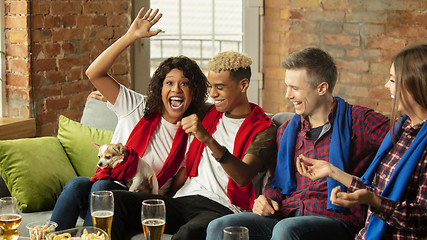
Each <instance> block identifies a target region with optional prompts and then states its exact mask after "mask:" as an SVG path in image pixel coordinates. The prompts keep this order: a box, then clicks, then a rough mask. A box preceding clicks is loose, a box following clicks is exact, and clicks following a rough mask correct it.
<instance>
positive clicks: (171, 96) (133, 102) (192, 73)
mask: <svg viewBox="0 0 427 240" xmlns="http://www.w3.org/2000/svg"><path fill="white" fill-rule="evenodd" d="M143 11H144V8H142V9H141V11H140V12H139V14H138V16H137V18H136V19H135V20H134V21H133V23H132V24H131V26H130V28H129V30H128V31H127V32H126V34H125V35H123V36H122V37H121V38H120V39H118V40H117V41H116V42H115V43H113V44H112V45H111V46H110V47H109V48H107V49H106V50H105V51H104V52H102V53H101V54H100V55H99V56H98V57H97V58H96V59H95V60H94V61H93V63H92V64H91V65H90V66H89V68H88V69H87V71H86V75H87V76H88V78H89V80H90V81H91V82H92V84H93V85H94V86H95V88H97V89H98V91H99V92H100V93H101V94H102V95H103V96H104V97H105V98H106V100H107V101H108V103H107V104H108V106H109V108H111V109H112V110H113V111H114V112H115V113H116V115H117V116H118V123H117V126H116V129H115V131H114V135H113V138H112V140H111V143H123V144H125V148H126V149H127V150H128V151H127V152H128V153H130V152H134V153H135V155H136V154H137V155H138V156H139V157H141V158H143V159H144V160H145V161H146V162H147V163H148V165H150V166H151V167H152V168H153V170H154V172H155V173H156V176H157V180H158V186H159V191H158V193H159V194H162V195H165V194H173V193H174V192H175V191H176V190H177V189H176V188H177V187H178V186H177V187H175V186H174V184H173V179H174V176H176V174H177V173H178V172H180V171H183V169H184V168H183V167H184V166H185V163H184V161H183V159H184V154H185V152H186V148H187V138H188V136H187V134H186V133H185V132H184V131H183V130H182V128H180V127H178V125H177V122H178V121H180V120H181V119H182V118H183V117H186V116H188V115H191V114H197V115H198V116H199V117H201V118H202V117H203V115H204V113H205V112H206V110H207V109H206V106H207V105H206V104H205V101H206V98H207V86H208V84H207V78H206V76H205V75H204V74H203V72H202V71H201V69H200V68H199V66H198V65H197V63H196V62H195V61H193V60H191V59H189V58H187V57H184V56H179V57H170V58H168V59H166V60H164V61H163V62H162V63H161V64H160V66H159V67H158V68H157V70H156V71H155V73H154V75H153V77H152V79H151V82H150V85H149V89H148V94H147V96H144V95H142V94H139V93H136V92H135V91H132V90H130V89H128V88H126V87H124V86H123V85H121V84H119V83H118V82H117V81H115V80H114V78H113V77H111V76H110V75H109V74H108V71H109V70H110V69H111V66H112V65H113V63H114V61H115V60H116V59H117V58H118V56H119V55H120V54H121V53H122V52H123V51H124V50H125V49H127V48H128V47H129V46H130V45H131V44H132V43H134V42H135V41H136V40H137V39H140V38H149V37H152V36H155V35H157V34H158V33H159V32H160V30H156V31H151V30H150V29H151V27H152V26H153V25H154V24H155V23H157V21H159V19H160V18H161V17H162V14H158V10H155V11H153V10H152V9H149V10H148V11H147V12H146V13H145V15H144V14H143ZM127 155H130V154H127ZM125 159H126V157H125ZM101 171H102V170H101V169H98V170H97V174H98V173H99V172H101ZM97 174H95V175H94V176H93V177H92V178H88V177H75V178H73V179H71V180H70V181H69V182H68V183H67V184H66V185H65V187H64V189H63V191H62V193H61V195H60V196H59V198H58V200H57V202H56V205H55V208H54V210H53V214H52V217H51V220H52V221H55V222H57V223H58V227H57V230H62V229H67V228H72V227H74V226H75V224H76V222H77V219H78V217H79V215H80V216H82V218H84V219H85V222H84V225H85V226H87V225H92V219H91V214H90V209H89V201H90V193H91V192H94V191H99V190H114V189H127V188H126V187H125V186H123V185H121V184H118V183H117V182H114V181H111V180H109V178H107V179H104V178H97V177H96V176H97ZM178 185H179V184H178Z"/></svg>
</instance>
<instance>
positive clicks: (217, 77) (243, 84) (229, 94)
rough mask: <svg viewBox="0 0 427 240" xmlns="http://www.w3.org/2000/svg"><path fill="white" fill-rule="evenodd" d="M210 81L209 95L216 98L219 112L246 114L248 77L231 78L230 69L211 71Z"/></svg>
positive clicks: (209, 74)
mask: <svg viewBox="0 0 427 240" xmlns="http://www.w3.org/2000/svg"><path fill="white" fill-rule="evenodd" d="M208 82H209V86H210V89H209V96H210V97H211V98H212V99H213V100H214V104H215V107H216V109H217V110H218V111H219V112H225V113H230V114H233V115H243V114H246V112H247V109H246V108H245V107H246V105H245V103H247V97H246V90H247V87H248V84H249V82H248V80H247V79H242V80H240V81H235V80H233V79H231V78H230V72H229V71H220V72H214V71H209V73H208Z"/></svg>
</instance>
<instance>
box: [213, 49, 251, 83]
mask: <svg viewBox="0 0 427 240" xmlns="http://www.w3.org/2000/svg"><path fill="white" fill-rule="evenodd" d="M251 64H252V59H251V58H250V57H249V56H247V55H245V54H243V53H238V52H235V51H228V52H222V53H219V54H218V55H216V56H215V57H213V58H212V59H211V60H210V61H209V70H210V71H213V72H221V71H229V72H230V79H233V80H235V81H240V80H242V79H247V80H248V81H250V79H251Z"/></svg>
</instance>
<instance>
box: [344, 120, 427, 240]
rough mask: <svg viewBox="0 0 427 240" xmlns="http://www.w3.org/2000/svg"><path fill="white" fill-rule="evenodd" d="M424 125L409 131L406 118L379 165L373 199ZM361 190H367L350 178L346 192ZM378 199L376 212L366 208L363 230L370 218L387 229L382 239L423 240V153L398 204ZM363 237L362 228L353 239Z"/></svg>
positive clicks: (426, 216) (426, 185)
mask: <svg viewBox="0 0 427 240" xmlns="http://www.w3.org/2000/svg"><path fill="white" fill-rule="evenodd" d="M425 122H426V121H424V122H422V123H420V124H417V125H415V126H414V127H411V120H410V119H409V118H408V119H407V120H406V122H405V123H404V124H403V129H404V132H403V133H402V135H401V136H400V139H399V141H398V142H397V143H396V144H395V145H394V147H393V148H392V149H391V150H390V152H388V153H387V155H386V156H385V157H384V159H383V161H382V162H381V163H380V165H379V167H378V171H377V173H376V174H375V177H374V180H373V182H372V187H371V188H369V190H371V191H373V192H374V193H376V194H377V195H380V194H381V192H382V191H383V190H384V188H385V186H386V185H387V183H388V182H389V180H390V177H391V173H392V172H393V171H394V169H395V168H396V165H397V163H398V162H399V160H400V158H401V157H402V156H403V154H404V153H405V152H406V150H408V148H409V145H411V143H412V141H414V139H415V137H416V135H417V134H418V132H419V130H420V129H421V127H422V125H423V124H425ZM362 188H367V187H366V186H365V185H364V184H363V183H362V181H361V180H360V179H359V178H357V177H354V178H353V182H352V183H351V186H350V188H349V189H348V190H349V191H352V192H353V191H356V190H358V189H362ZM380 197H381V206H380V207H379V208H378V209H375V208H373V207H370V208H369V210H368V218H367V219H366V222H365V226H368V223H369V220H370V216H371V215H372V214H374V215H375V216H377V217H379V218H380V219H381V220H383V221H385V222H386V223H387V224H388V225H389V228H387V230H386V231H385V232H384V235H383V237H382V238H383V239H427V149H425V150H424V152H423V154H422V155H421V158H420V161H419V162H418V165H417V167H416V169H415V171H414V174H413V175H412V178H411V179H410V180H409V181H408V185H407V186H406V191H405V193H404V194H403V195H402V201H399V202H395V201H392V200H390V199H388V198H385V197H382V196H380ZM390 226H391V227H390ZM365 237H366V227H365V228H363V229H362V230H361V231H360V232H359V234H358V235H357V237H356V239H365Z"/></svg>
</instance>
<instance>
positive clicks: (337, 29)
mask: <svg viewBox="0 0 427 240" xmlns="http://www.w3.org/2000/svg"><path fill="white" fill-rule="evenodd" d="M323 31H324V32H325V33H341V32H342V31H343V23H339V22H338V23H337V22H325V23H323Z"/></svg>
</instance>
